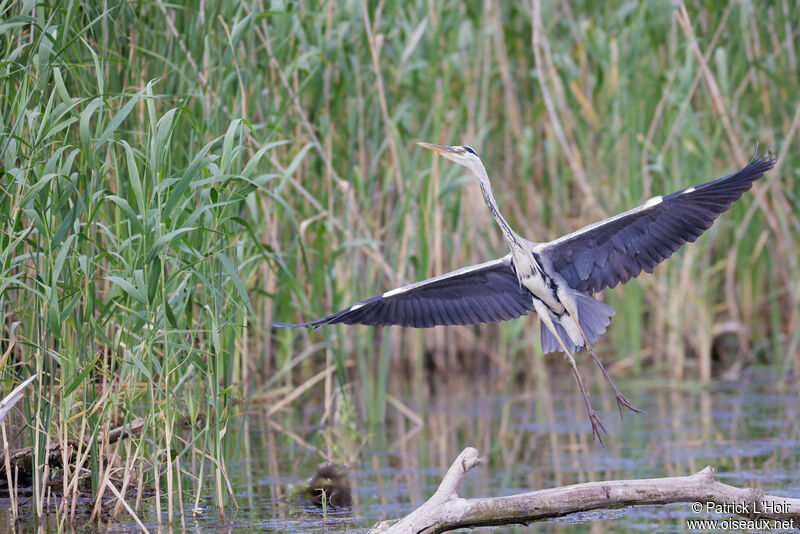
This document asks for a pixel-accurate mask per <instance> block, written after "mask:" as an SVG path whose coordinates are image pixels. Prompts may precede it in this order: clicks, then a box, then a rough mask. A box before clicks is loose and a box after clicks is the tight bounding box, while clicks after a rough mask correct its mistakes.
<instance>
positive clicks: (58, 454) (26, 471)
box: [0, 417, 144, 477]
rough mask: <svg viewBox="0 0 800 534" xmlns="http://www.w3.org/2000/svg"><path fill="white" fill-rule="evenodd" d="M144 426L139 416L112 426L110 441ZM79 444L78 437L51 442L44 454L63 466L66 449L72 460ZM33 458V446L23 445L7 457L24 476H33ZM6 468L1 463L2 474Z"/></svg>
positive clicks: (12, 469)
mask: <svg viewBox="0 0 800 534" xmlns="http://www.w3.org/2000/svg"><path fill="white" fill-rule="evenodd" d="M143 427H144V419H142V418H141V417H137V418H135V419H133V420H132V421H129V422H128V423H126V424H124V425H121V426H118V427H116V428H112V429H111V430H109V432H108V443H115V442H117V441H119V440H120V439H124V438H126V437H128V436H136V435H138V434H140V433H141V432H142V428H143ZM103 439H104V437H103V433H102V432H99V433H98V435H97V441H103ZM88 444H89V440H88V439H87V440H84V448H85V447H86V446H88ZM79 445H80V442H79V440H78V439H76V438H68V439H67V440H66V443H62V442H55V443H51V444H50V446H49V447H48V448H47V450H46V451H45V453H44V456H45V458H47V462H48V463H49V464H50V467H51V468H59V467H62V465H61V463H62V461H63V460H64V456H65V455H64V453H63V451H64V449H66V451H67V454H66V457H67V458H69V459H70V461H71V460H74V458H75V454H76V453H77V452H78V447H79ZM33 459H34V451H33V447H32V446H28V447H23V448H21V449H10V450H9V451H8V459H7V461H8V463H9V467H10V468H11V469H10V472H11V473H14V472H15V470H19V473H20V475H22V476H26V477H29V476H32V475H33V463H34V462H33ZM5 470H6V467H5V464H4V463H0V474H3V473H4V472H5Z"/></svg>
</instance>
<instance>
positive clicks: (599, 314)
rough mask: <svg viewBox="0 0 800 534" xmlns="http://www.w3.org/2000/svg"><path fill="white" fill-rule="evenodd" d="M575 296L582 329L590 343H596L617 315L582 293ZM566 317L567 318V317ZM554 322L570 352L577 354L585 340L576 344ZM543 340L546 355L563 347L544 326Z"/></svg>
mask: <svg viewBox="0 0 800 534" xmlns="http://www.w3.org/2000/svg"><path fill="white" fill-rule="evenodd" d="M573 296H574V297H575V305H576V306H577V308H578V322H579V323H580V325H581V329H582V330H583V332H584V333H585V334H586V337H587V338H588V339H589V343H594V342H595V341H597V339H598V338H599V337H600V335H601V334H603V333H604V332H605V331H606V327H607V326H608V325H609V323H611V317H612V316H613V315H614V313H615V312H614V308H612V307H611V306H609V305H608V304H606V303H605V302H600V301H599V300H597V299H596V298H594V297H592V296H590V295H587V294H586V293H581V292H580V291H575V292H573ZM564 317H566V315H565V316H564ZM553 322H554V326H555V327H556V331H557V332H558V335H559V337H560V338H561V340H562V341H563V342H564V345H565V346H566V347H567V348H568V349H569V351H570V352H577V351H578V350H579V349H580V348H581V347H582V346H583V340H582V339H581V340H580V341H579V342H578V344H576V343H575V341H574V340H573V339H572V338H571V337H570V336H569V334H567V331H566V329H565V328H564V326H563V325H561V323H560V322H557V321H553ZM573 328H574V323H573ZM573 337H575V336H573ZM541 338H542V352H544V353H545V354H547V353H548V352H557V351H560V350H561V345H559V343H558V340H557V339H556V338H555V336H554V335H553V334H552V333H551V332H550V331H549V330H548V329H547V328H545V326H544V325H542V326H541Z"/></svg>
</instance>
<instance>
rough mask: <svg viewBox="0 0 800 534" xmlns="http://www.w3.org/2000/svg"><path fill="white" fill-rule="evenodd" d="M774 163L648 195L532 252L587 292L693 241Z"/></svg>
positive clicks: (758, 162) (766, 158)
mask: <svg viewBox="0 0 800 534" xmlns="http://www.w3.org/2000/svg"><path fill="white" fill-rule="evenodd" d="M774 165H775V157H774V156H772V154H770V153H766V154H763V155H762V156H760V157H753V159H752V160H751V161H750V163H748V164H747V166H746V167H744V168H743V169H742V170H740V171H739V172H736V173H733V174H730V175H728V176H725V177H724V178H720V179H718V180H714V181H711V182H707V183H705V184H702V185H698V186H695V187H690V188H688V189H682V190H680V191H676V192H675V193H672V194H671V195H667V196H665V197H654V198H651V199H650V200H648V201H647V202H646V203H645V204H644V205H642V206H639V207H638V208H634V209H632V210H630V211H626V212H625V213H621V214H619V215H617V216H615V217H611V218H610V219H606V220H604V221H600V222H598V223H595V224H592V225H589V226H587V227H585V228H582V229H581V230H578V231H577V232H573V233H571V234H568V235H565V236H564V237H561V238H559V239H556V240H555V241H550V242H549V243H542V244H540V245H537V246H536V247H535V249H534V251H535V252H536V253H537V254H539V255H540V256H542V257H544V258H545V259H546V260H549V262H550V265H551V266H552V267H553V269H555V270H556V271H558V273H559V274H561V276H563V277H564V279H565V280H566V281H567V283H569V285H570V286H572V287H573V288H575V289H577V290H579V291H584V292H589V293H593V292H596V291H600V290H601V289H603V288H604V287H614V286H616V285H617V284H618V283H619V282H622V283H623V284H624V283H625V282H627V281H628V280H630V279H631V278H634V277H636V276H638V275H639V273H640V272H642V270H645V271H647V272H648V273H650V272H653V268H654V267H655V266H656V265H658V264H659V263H661V262H662V261H664V260H665V259H667V258H668V257H670V256H671V255H672V253H673V252H675V251H676V250H678V249H679V248H680V247H681V245H683V244H684V243H686V242H687V241H694V240H696V239H697V238H698V237H699V236H700V234H702V233H703V232H704V231H706V230H707V229H708V228H709V227H710V226H711V224H712V223H713V222H714V219H716V218H717V217H718V216H719V215H720V214H721V213H723V212H724V211H726V210H727V209H728V208H729V207H730V205H731V204H732V203H733V202H735V201H736V200H738V199H739V197H741V196H742V194H743V193H744V192H745V191H747V190H748V189H750V187H751V186H752V185H753V182H755V181H756V180H758V179H759V178H761V176H762V175H763V174H764V173H765V172H767V171H768V170H770V169H771V168H772V167H773V166H774Z"/></svg>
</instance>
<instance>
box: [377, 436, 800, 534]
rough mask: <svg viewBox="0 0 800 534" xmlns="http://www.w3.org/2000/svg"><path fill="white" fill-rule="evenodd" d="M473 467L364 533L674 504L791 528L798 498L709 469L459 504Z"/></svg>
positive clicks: (466, 464)
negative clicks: (737, 482)
mask: <svg viewBox="0 0 800 534" xmlns="http://www.w3.org/2000/svg"><path fill="white" fill-rule="evenodd" d="M478 463H480V460H479V458H478V451H477V450H475V449H474V448H472V447H468V448H466V449H464V451H463V452H462V453H461V454H460V455H459V457H458V458H457V459H456V461H455V462H453V465H451V466H450V469H449V470H448V471H447V474H446V475H445V477H444V480H443V481H442V483H441V485H440V486H439V488H438V489H437V490H436V493H434V494H433V496H432V497H431V498H430V499H429V500H428V501H427V502H426V503H425V504H423V505H422V506H421V507H419V508H418V509H417V510H414V511H413V512H411V513H410V514H409V515H407V516H406V517H404V518H403V519H401V520H400V521H383V522H381V523H378V524H377V525H375V526H374V527H373V528H372V530H371V531H370V533H371V534H377V533H383V534H399V533H414V534H422V533H425V534H432V533H435V532H445V531H448V530H454V529H457V528H466V527H478V526H490V525H506V524H512V523H519V524H528V523H530V522H531V521H537V520H541V519H549V518H554V517H561V516H565V515H569V514H574V513H577V512H586V511H589V510H598V509H604V508H622V507H625V506H633V505H641V504H667V503H677V502H687V503H700V505H701V506H702V507H701V509H700V512H699V513H700V514H702V513H705V512H706V511H707V510H710V509H713V510H715V511H716V510H719V509H722V510H723V511H724V512H727V513H732V514H737V515H741V516H744V517H748V518H751V519H756V518H758V519H767V520H768V519H775V520H793V521H794V523H793V526H794V527H796V526H797V525H798V522H799V521H800V499H792V498H787V497H779V496H774V495H765V494H764V492H763V491H762V490H760V489H753V488H737V487H735V486H729V485H727V484H723V483H721V482H718V481H717V480H716V479H715V478H714V468H713V467H710V466H709V467H706V468H705V469H703V470H702V471H699V472H697V473H695V474H693V475H689V476H685V477H668V478H650V479H642V480H612V481H606V482H588V483H585V484H575V485H572V486H563V487H560V488H552V489H546V490H539V491H531V492H528V493H520V494H517V495H509V496H506V497H485V498H476V499H463V498H461V497H459V496H458V494H457V493H456V490H457V489H458V486H459V484H460V483H461V481H462V480H463V479H464V476H465V475H466V473H467V471H469V470H470V469H472V468H473V467H475V466H476V465H478ZM709 507H711V508H709ZM720 507H721V508H720Z"/></svg>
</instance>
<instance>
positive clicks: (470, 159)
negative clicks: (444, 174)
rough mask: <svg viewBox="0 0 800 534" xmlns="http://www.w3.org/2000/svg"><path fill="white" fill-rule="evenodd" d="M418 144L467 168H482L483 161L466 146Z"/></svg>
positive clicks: (474, 169)
mask: <svg viewBox="0 0 800 534" xmlns="http://www.w3.org/2000/svg"><path fill="white" fill-rule="evenodd" d="M417 144H418V145H419V146H421V147H422V148H427V149H428V150H433V151H434V152H438V153H439V154H441V155H442V156H444V157H446V158H447V159H449V160H450V161H455V162H456V163H460V164H461V165H463V166H465V167H468V168H469V169H471V170H473V171H475V172H476V173H477V172H478V170H479V169H483V163H481V159H480V158H479V157H478V154H476V153H475V150H473V149H472V148H470V147H468V146H460V145H457V146H444V145H434V144H432V143H422V142H417Z"/></svg>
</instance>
